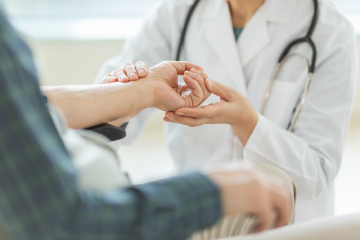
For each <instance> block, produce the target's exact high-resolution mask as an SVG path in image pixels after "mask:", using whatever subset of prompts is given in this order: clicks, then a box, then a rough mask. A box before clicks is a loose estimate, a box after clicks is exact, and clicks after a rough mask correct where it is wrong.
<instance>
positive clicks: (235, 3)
mask: <svg viewBox="0 0 360 240" xmlns="http://www.w3.org/2000/svg"><path fill="white" fill-rule="evenodd" d="M226 1H228V2H229V7H230V12H231V20H232V24H233V26H234V27H245V25H246V23H247V22H248V21H249V20H250V19H251V17H252V16H253V15H254V14H255V12H256V11H257V10H258V9H259V8H260V6H261V5H262V4H263V3H264V1H265V0H226Z"/></svg>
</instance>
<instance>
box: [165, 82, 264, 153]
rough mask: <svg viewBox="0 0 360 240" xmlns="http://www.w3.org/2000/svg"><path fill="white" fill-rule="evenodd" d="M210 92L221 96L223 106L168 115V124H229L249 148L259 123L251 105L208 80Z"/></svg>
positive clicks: (220, 103)
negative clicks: (248, 143)
mask: <svg viewBox="0 0 360 240" xmlns="http://www.w3.org/2000/svg"><path fill="white" fill-rule="evenodd" d="M206 87H207V89H208V90H209V92H211V93H213V94H215V95H217V96H219V97H220V98H221V99H220V102H219V103H215V104H210V105H207V106H202V107H199V108H180V109H178V110H176V112H175V113H174V112H167V113H166V115H165V118H164V121H166V122H175V123H179V124H183V125H186V126H190V127H197V126H200V125H204V124H229V125H230V126H231V128H232V130H233V131H234V133H235V134H236V136H237V137H238V138H239V140H240V141H241V143H242V144H243V145H244V146H246V144H247V142H248V140H249V138H250V136H251V134H252V132H253V131H254V129H255V127H256V125H257V122H258V118H259V117H258V114H257V112H256V111H255V109H254V108H253V107H252V106H251V104H250V102H249V101H248V100H247V99H246V98H245V97H244V96H243V95H242V94H241V93H239V92H237V91H236V90H235V89H232V88H230V87H227V86H225V85H222V84H220V83H218V82H216V81H213V80H209V79H207V80H206Z"/></svg>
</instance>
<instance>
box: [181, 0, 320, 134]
mask: <svg viewBox="0 0 360 240" xmlns="http://www.w3.org/2000/svg"><path fill="white" fill-rule="evenodd" d="M313 1H314V16H313V18H312V21H311V25H310V28H309V30H308V32H307V34H306V36H305V37H302V38H298V39H295V40H294V41H292V42H291V43H290V44H289V45H288V46H287V47H286V48H285V49H284V51H283V52H282V53H281V55H280V58H279V60H278V62H277V64H276V67H275V70H274V72H273V74H272V75H271V79H270V83H269V86H268V88H267V90H266V93H265V97H264V101H263V105H262V108H261V114H262V115H264V113H265V109H266V104H267V103H268V100H269V97H270V93H271V89H272V87H273V84H274V81H275V78H276V77H277V75H278V73H279V71H280V69H281V67H282V66H283V65H284V64H285V63H286V62H287V61H288V60H289V59H290V58H291V57H294V56H300V57H302V58H305V60H306V63H307V66H308V78H307V81H306V83H305V89H304V92H303V94H302V96H301V99H300V101H299V104H298V106H297V107H296V108H295V109H294V113H293V116H294V117H293V120H292V121H291V122H290V124H289V127H288V130H289V131H292V130H293V129H294V126H295V123H296V122H297V120H298V118H299V116H300V113H301V110H302V109H303V107H304V104H305V101H306V97H307V95H308V92H309V88H310V84H311V80H312V76H313V74H314V72H315V66H316V57H317V51H316V45H315V43H314V42H313V40H312V39H311V36H312V34H313V32H314V29H315V27H316V24H317V21H318V18H319V1H318V0H313ZM199 2H200V0H195V2H194V3H193V5H192V6H191V7H190V10H189V12H188V14H187V16H186V19H185V24H184V28H183V30H182V32H181V37H180V42H179V45H178V49H177V54H176V61H179V60H180V57H181V51H182V48H183V46H184V42H185V37H186V32H187V29H188V27H189V23H190V20H191V17H192V16H193V13H194V11H195V9H196V7H197V6H198V4H199ZM304 42H305V43H308V44H309V46H310V47H311V50H312V59H311V61H310V60H309V59H308V58H307V57H306V56H305V55H303V54H300V53H290V54H289V52H290V50H291V48H292V47H294V46H295V45H297V44H300V43H304Z"/></svg>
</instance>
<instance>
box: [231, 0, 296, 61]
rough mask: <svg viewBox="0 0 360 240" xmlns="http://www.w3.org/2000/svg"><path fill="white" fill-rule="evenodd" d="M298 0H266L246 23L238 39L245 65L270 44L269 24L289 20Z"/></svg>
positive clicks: (282, 22) (241, 58)
mask: <svg viewBox="0 0 360 240" xmlns="http://www.w3.org/2000/svg"><path fill="white" fill-rule="evenodd" d="M297 2H298V0H266V1H265V2H264V4H263V5H262V6H261V7H260V8H259V9H258V11H256V13H255V14H254V16H253V17H252V18H251V19H250V21H249V22H248V23H247V24H246V27H245V28H244V30H243V32H242V33H241V36H240V38H239V41H238V47H239V52H240V60H241V62H242V64H243V67H246V65H247V64H248V63H249V62H250V61H251V60H252V59H254V58H255V57H256V56H257V55H258V53H260V52H261V50H262V49H263V48H264V47H266V46H267V45H268V44H270V41H271V39H270V35H269V29H268V26H269V25H268V24H269V22H275V23H280V24H286V23H288V22H289V20H290V18H291V15H292V13H293V11H294V10H295V7H296V4H297Z"/></svg>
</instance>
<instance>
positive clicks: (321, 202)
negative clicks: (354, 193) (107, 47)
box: [95, 0, 357, 222]
mask: <svg viewBox="0 0 360 240" xmlns="http://www.w3.org/2000/svg"><path fill="white" fill-rule="evenodd" d="M319 2H320V17H319V21H318V24H317V27H316V28H315V32H314V34H313V40H314V42H315V44H316V46H317V52H318V59H317V64H316V71H315V74H314V76H313V81H312V85H311V88H310V92H309V95H308V98H307V101H306V104H305V106H304V109H303V111H302V113H301V115H300V118H299V120H298V121H297V123H296V125H295V128H294V130H293V132H288V131H287V130H286V128H287V127H288V125H289V122H290V121H291V119H292V117H293V115H292V114H293V110H294V108H295V107H296V105H297V103H298V101H299V98H300V96H301V93H302V92H303V90H304V84H305V80H306V77H307V65H306V61H305V60H304V59H302V58H300V57H294V58H292V59H291V60H290V61H289V62H288V63H287V64H286V65H285V66H284V68H283V70H282V71H281V72H280V74H279V75H278V77H277V79H276V81H275V84H274V86H273V88H272V93H271V96H270V99H269V102H268V104H267V108H266V111H265V114H264V116H262V115H260V118H259V122H258V124H257V126H256V128H255V130H254V132H253V134H252V136H251V138H250V139H249V141H248V143H247V145H246V146H245V147H244V146H243V145H242V144H241V143H240V141H239V140H238V139H237V138H236V137H235V135H234V134H233V133H232V131H231V129H230V127H229V126H228V125H205V126H201V127H197V128H190V127H186V126H182V125H178V124H173V123H166V124H165V133H166V141H167V144H168V147H169V148H170V151H171V153H172V155H173V158H174V159H175V161H176V164H177V166H178V168H179V170H180V172H184V171H190V170H193V169H198V168H200V167H202V166H204V165H206V164H209V163H215V162H224V161H246V162H262V163H268V164H273V165H275V166H278V167H279V168H281V169H282V170H284V171H285V172H286V173H287V174H288V175H289V176H290V177H291V178H292V179H293V180H294V182H295V183H296V185H297V190H298V205H297V213H296V214H297V216H296V222H302V221H307V220H310V219H314V218H318V217H323V216H327V215H332V214H333V213H334V180H335V178H336V176H337V173H338V171H339V168H340V165H341V160H342V155H343V150H344V145H345V140H346V137H347V131H348V126H349V121H350V115H351V109H352V106H353V100H354V94H355V85H356V79H357V76H356V73H357V71H356V70H357V69H356V68H357V59H356V45H355V35H354V31H353V27H352V26H351V24H350V23H349V22H348V21H347V20H346V19H345V17H344V16H343V15H342V14H341V13H340V12H339V11H338V10H337V9H336V7H335V6H334V4H333V3H332V2H331V1H326V0H320V1H319ZM192 3H193V1H191V0H164V1H162V2H161V4H159V6H158V7H157V8H156V10H155V11H154V12H152V13H151V14H150V15H149V17H148V18H147V19H146V20H145V22H144V25H143V27H142V28H141V30H140V32H139V34H138V35H136V36H134V37H132V38H130V39H129V40H128V41H127V43H126V45H125V49H124V52H123V54H122V55H121V56H118V57H116V58H114V59H111V60H109V61H108V62H106V63H105V64H104V65H103V67H102V69H101V71H100V73H99V75H98V78H97V80H96V81H95V82H99V81H100V79H101V77H102V76H104V75H106V74H107V73H109V72H111V71H113V70H114V69H116V68H118V67H120V66H122V65H123V64H125V63H126V62H136V61H139V60H141V61H144V62H146V63H147V64H148V66H149V67H150V66H153V65H155V64H157V63H159V62H161V61H165V60H174V59H175V55H176V50H177V46H178V42H179V38H180V32H181V29H182V27H183V24H184V20H185V16H186V14H187V12H188V10H189V8H190V6H191V4H192ZM313 9H314V7H313V1H312V0H265V3H264V4H263V5H262V6H261V7H260V9H259V10H258V11H257V12H256V13H255V15H254V16H253V17H252V18H251V20H250V21H249V22H248V23H247V25H246V27H245V28H244V30H243V32H242V34H241V36H240V38H239V40H238V41H237V42H236V41H235V37H234V32H233V28H232V23H231V18H230V11H229V7H228V4H227V3H226V2H225V1H224V0H203V1H201V2H200V3H199V5H198V7H197V8H196V10H195V12H194V15H193V18H192V19H191V23H190V25H189V29H188V32H187V37H186V41H185V47H184V49H183V52H182V57H181V58H182V60H186V61H188V62H191V63H194V64H198V65H200V66H201V67H203V68H204V71H205V72H206V73H207V74H208V75H209V78H211V79H213V80H216V81H219V82H221V83H222V84H225V85H227V86H230V87H232V88H234V89H236V90H237V91H239V92H240V93H241V94H243V95H244V96H246V97H247V98H248V99H249V100H250V102H251V104H252V106H253V107H254V108H255V110H257V111H258V112H259V111H260V110H261V106H262V102H263V98H264V94H265V91H266V88H267V87H268V84H269V80H270V77H271V74H272V72H273V70H274V67H275V66H276V63H277V60H278V58H279V56H280V54H281V52H282V51H283V49H284V48H285V46H287V44H288V43H289V42H291V41H292V40H294V39H295V38H299V37H303V36H305V35H306V33H307V31H308V28H309V26H310V22H311V19H312V17H313V11H314V10H313ZM292 52H298V53H301V54H303V55H305V56H307V57H308V58H309V59H311V56H312V51H311V48H310V47H309V46H308V45H307V44H301V45H298V46H296V47H295V48H294V49H293V50H292ZM217 99H218V98H217V97H216V96H211V97H210V98H209V99H208V100H207V101H206V103H211V102H215V101H217ZM151 111H153V110H151V109H150V110H145V111H143V112H142V113H141V114H140V115H139V116H137V117H136V118H135V119H133V120H132V121H131V122H130V124H129V126H128V129H127V133H128V136H129V137H128V138H127V139H125V142H123V143H126V142H127V143H130V142H131V141H133V140H134V139H135V138H137V137H138V136H139V135H140V134H141V131H142V129H143V126H144V123H145V121H146V119H147V117H148V116H149V114H150V112H151Z"/></svg>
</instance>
